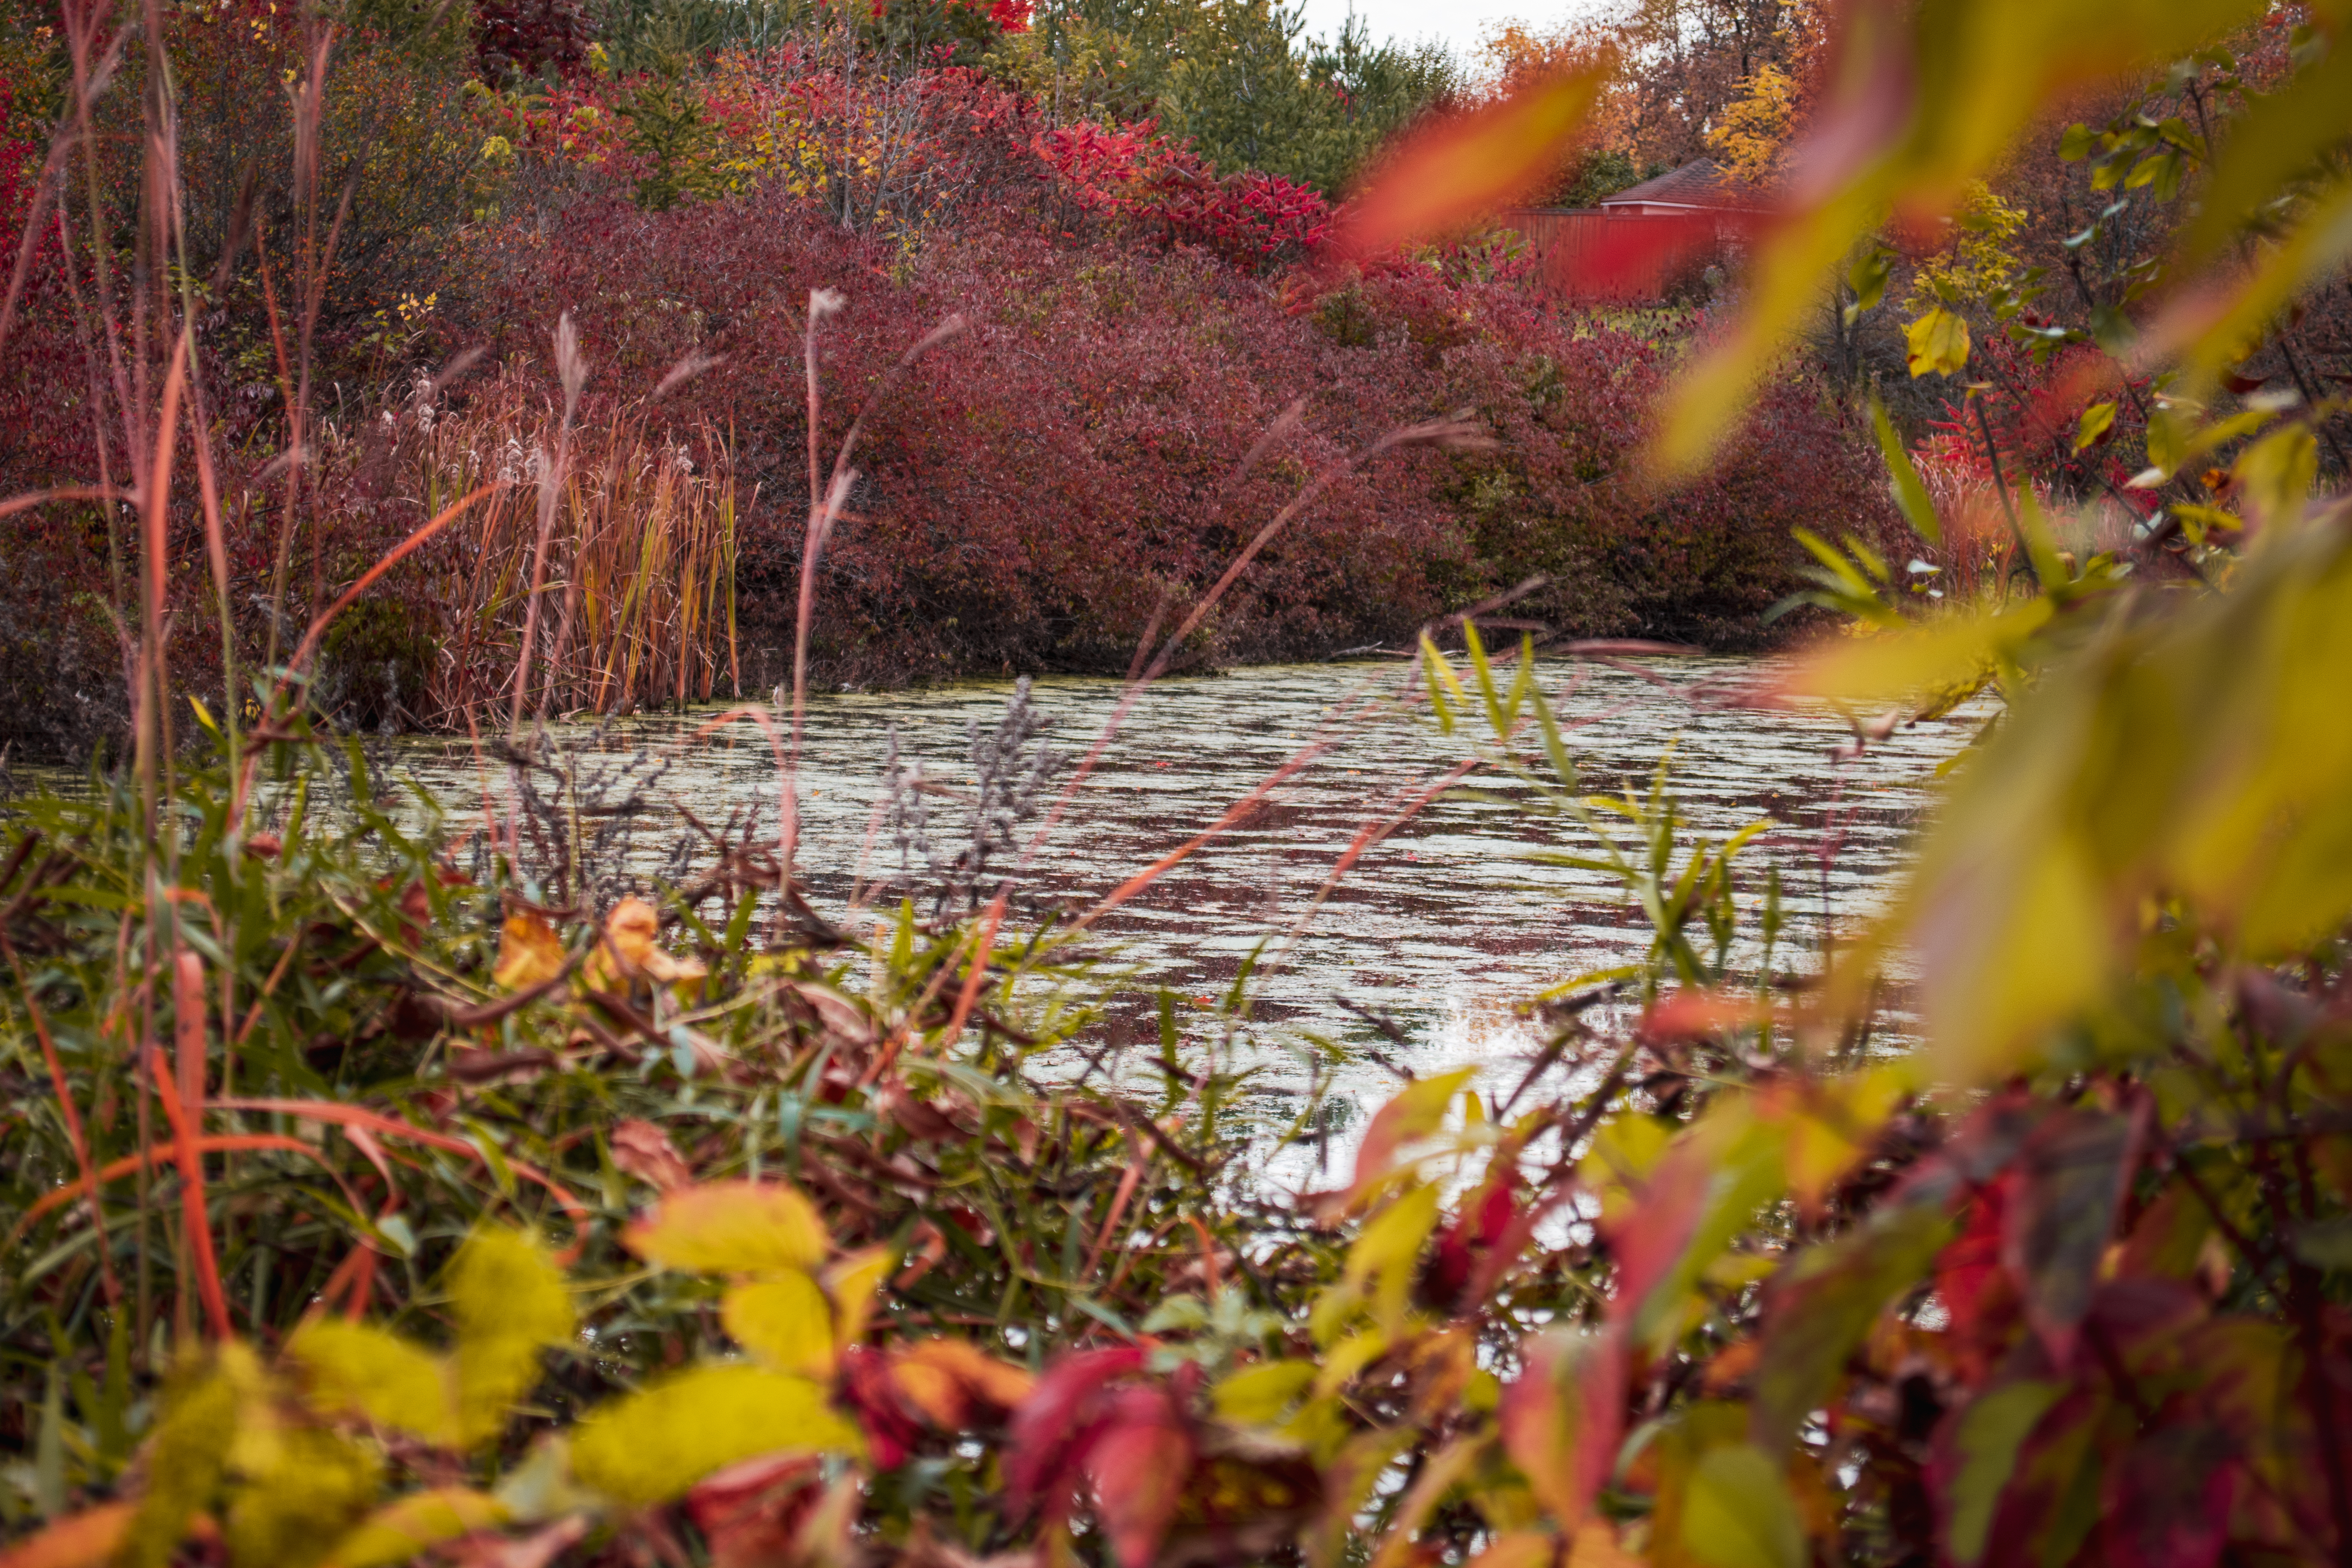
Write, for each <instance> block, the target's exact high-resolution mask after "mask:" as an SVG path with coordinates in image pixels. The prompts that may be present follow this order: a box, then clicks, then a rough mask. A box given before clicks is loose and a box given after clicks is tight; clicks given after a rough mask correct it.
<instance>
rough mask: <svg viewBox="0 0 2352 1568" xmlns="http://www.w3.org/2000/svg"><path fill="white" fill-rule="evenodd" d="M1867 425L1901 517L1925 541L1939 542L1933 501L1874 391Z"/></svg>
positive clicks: (1939, 528)
mask: <svg viewBox="0 0 2352 1568" xmlns="http://www.w3.org/2000/svg"><path fill="white" fill-rule="evenodd" d="M1870 429H1871V434H1872V435H1874V436H1875V437H1877V438H1878V455H1879V458H1880V459H1881V460H1882V461H1884V462H1885V465H1886V477H1887V479H1888V481H1889V482H1890V483H1891V484H1892V485H1893V486H1894V487H1895V507H1896V509H1897V510H1900V511H1901V512H1902V513H1903V521H1906V522H1907V523H1909V524H1910V525H1911V531H1913V532H1914V533H1916V534H1917V535H1918V536H1919V537H1920V538H1922V539H1924V540H1926V541H1927V542H1928V543H1930V544H1941V543H1942V542H1944V524H1943V520H1942V519H1941V518H1939V517H1937V515H1936V503H1935V501H1934V500H1933V499H1932V498H1930V497H1929V496H1928V494H1927V484H1926V483H1925V482H1924V481H1923V480H1922V479H1920V478H1919V469H1918V466H1917V465H1916V464H1915V463H1913V462H1912V461H1911V454H1910V452H1909V451H1908V450H1907V449H1906V447H1904V445H1903V438H1902V437H1900V436H1898V435H1896V434H1895V424H1894V422H1893V421H1892V420H1890V419H1888V418H1887V416H1886V405H1885V404H1884V403H1881V402H1880V401H1879V400H1878V394H1877V393H1876V392H1873V393H1872V394H1871V395H1870Z"/></svg>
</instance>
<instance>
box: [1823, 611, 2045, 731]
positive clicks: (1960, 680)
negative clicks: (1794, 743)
mask: <svg viewBox="0 0 2352 1568" xmlns="http://www.w3.org/2000/svg"><path fill="white" fill-rule="evenodd" d="M2054 613H2055V606H2053V605H2052V604H2051V602H2050V601H2049V600H2048V599H2046V598H2036V599H2032V600H2029V601H2027V602H2026V603H2025V604H2023V605H2019V606H2018V607H2017V608H2016V609H2013V610H2004V611H2001V612H2000V613H1998V614H1994V615H1958V616H1944V617H1940V618H1938V619H1937V620H1935V621H1932V622H1930V623H1928V624H1927V625H1926V626H1919V627H1916V628H1911V629H1906V630H1904V631H1900V632H1886V633H1878V634H1874V635H1873V636H1870V637H1858V638H1842V639H1840V640H1839V641H1838V642H1837V643H1835V644H1833V645H1832V646H1831V647H1830V648H1829V649H1828V650H1827V651H1826V652H1824V653H1822V654H1821V655H1820V656H1818V657H1816V658H1810V659H1807V660H1806V661H1805V662H1804V663H1803V664H1801V665H1800V666H1799V667H1798V668H1797V669H1796V670H1795V671H1794V672H1793V673H1792V674H1791V676H1790V680H1789V684H1788V687H1787V688H1786V689H1787V690H1788V691H1789V693H1790V695H1791V696H1800V697H1826V698H1830V699H1832V700H1835V701H1839V702H1848V703H1853V704H1856V705H1858V706H1866V707H1877V706H1883V705H1885V704H1890V703H1897V702H1911V703H1919V704H1922V705H1926V706H1934V705H1936V704H1937V703H1938V702H1939V701H1940V700H1943V699H1945V698H1948V696H1950V695H1951V694H1952V693H1953V692H1954V691H1955V690H1956V689H1959V690H1974V689H1976V688H1977V687H1979V686H1981V685H1983V684H1984V682H1985V681H1986V680H1987V679H1989V678H1990V676H1991V675H1992V674H1993V672H1994V669H1995V668H1996V666H1997V664H1998V661H1999V660H2000V659H2001V658H2004V657H2006V656H2008V655H2010V654H2011V653H2012V652H2014V651H2015V650H2016V649H2017V648H2018V647H2019V646H2020V645H2021V644H2022V643H2024V642H2025V640H2026V639H2027V638H2029V637H2032V636H2033V635H2034V634H2035V633H2036V632H2039V631H2040V630H2041V629H2042V627H2043V626H2047V625H2048V624H2049V623H2050V618H2051V616H2053V614H2054Z"/></svg>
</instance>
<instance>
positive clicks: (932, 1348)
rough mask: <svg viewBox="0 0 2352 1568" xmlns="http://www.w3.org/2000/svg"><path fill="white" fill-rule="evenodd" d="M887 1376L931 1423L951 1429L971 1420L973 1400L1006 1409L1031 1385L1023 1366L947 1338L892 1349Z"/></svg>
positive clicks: (953, 1429) (1026, 1392) (976, 1402)
mask: <svg viewBox="0 0 2352 1568" xmlns="http://www.w3.org/2000/svg"><path fill="white" fill-rule="evenodd" d="M890 1378H891V1381H892V1382H893V1383H895V1384H898V1391H899V1392H900V1393H901V1394H905V1395H906V1396H907V1399H908V1402H909V1403H910V1404H912V1405H914V1406H915V1407H916V1408H917V1409H919V1410H920V1411H921V1412H922V1413H923V1414H924V1415H926V1416H928V1417H929V1419H930V1422H931V1424H932V1425H933V1426H938V1427H940V1428H942V1429H944V1430H947V1431H951V1432H952V1431H958V1430H961V1429H962V1428H963V1427H966V1426H970V1425H971V1418H972V1415H973V1406H974V1405H986V1406H993V1407H994V1408H996V1409H997V1410H1000V1411H1004V1410H1011V1409H1012V1408H1013V1407H1014V1406H1015V1405H1019V1404H1020V1403H1021V1402H1022V1401H1023V1400H1024V1399H1026V1398H1028V1397H1029V1392H1030V1390H1031V1389H1032V1388H1034V1386H1035V1385H1036V1379H1034V1377H1032V1376H1030V1374H1029V1373H1028V1372H1027V1371H1026V1370H1025V1369H1024V1368H1022V1367H1017V1366H1013V1365H1012V1364H1010V1363H1006V1362H1001V1361H998V1360H997V1359H996V1358H995V1357H993V1356H992V1355H988V1354H986V1353H985V1352H982V1350H981V1349H980V1348H979V1347H978V1346H976V1345H973V1344H971V1343H969V1342H966V1341H963V1340H950V1339H928V1340H918V1341H916V1342H914V1343H913V1344H911V1345H907V1346H905V1347H903V1348H901V1349H899V1350H897V1351H894V1352H891V1356H890Z"/></svg>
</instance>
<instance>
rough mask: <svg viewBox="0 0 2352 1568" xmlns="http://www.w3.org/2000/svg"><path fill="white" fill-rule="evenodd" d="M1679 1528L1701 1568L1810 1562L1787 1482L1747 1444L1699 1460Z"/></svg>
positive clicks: (1770, 1567) (1791, 1567) (1793, 1567)
mask: <svg viewBox="0 0 2352 1568" xmlns="http://www.w3.org/2000/svg"><path fill="white" fill-rule="evenodd" d="M1682 1526H1683V1543H1684V1544H1685V1546H1687V1547H1688V1548H1689V1549H1690V1554H1691V1555H1692V1556H1693V1557H1695V1558H1696V1559H1697V1560H1698V1561H1699V1562H1701V1563H1706V1564H1707V1568H1806V1564H1807V1563H1809V1562H1810V1561H1811V1554H1810V1553H1809V1552H1808V1551H1807V1550H1806V1546H1805V1531H1804V1528H1803V1526H1802V1524H1801V1522H1800V1521H1799V1519H1798V1515H1797V1505H1796V1501H1795V1500H1794V1499H1793V1498H1792V1497H1790V1493H1789V1482H1788V1479H1787V1478H1786V1477H1785V1476H1783V1475H1782V1474H1781V1473H1780V1467H1779V1466H1777V1465H1775V1464H1774V1463H1773V1462H1772V1461H1771V1460H1770V1459H1769V1458H1766V1456H1765V1454H1764V1452H1763V1450H1762V1449H1760V1448H1758V1447H1754V1446H1753V1445H1750V1444H1746V1443H1740V1444H1734V1445H1730V1446H1727V1447H1719V1448H1713V1449H1710V1450H1708V1451H1707V1452H1706V1454H1704V1455H1702V1456H1701V1457H1700V1458H1699V1461H1698V1466H1697V1468H1696V1469H1695V1470H1693V1471H1692V1473H1691V1479H1690V1489H1689V1491H1688V1493H1687V1494H1686V1495H1685V1498H1684V1500H1683V1518H1682Z"/></svg>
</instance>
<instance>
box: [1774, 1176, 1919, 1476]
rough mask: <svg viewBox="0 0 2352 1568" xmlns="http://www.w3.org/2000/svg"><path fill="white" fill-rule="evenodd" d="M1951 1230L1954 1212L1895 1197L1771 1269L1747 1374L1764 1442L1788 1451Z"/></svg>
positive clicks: (1915, 1280) (1778, 1449)
mask: <svg viewBox="0 0 2352 1568" xmlns="http://www.w3.org/2000/svg"><path fill="white" fill-rule="evenodd" d="M1951 1234H1952V1227H1951V1222H1950V1221H1949V1220H1948V1219H1947V1218H1945V1217H1944V1216H1942V1215H1938V1214H1936V1213H1933V1212H1932V1211H1929V1210H1928V1209H1927V1208H1926V1206H1925V1205H1916V1204H1913V1205H1892V1206H1889V1207H1886V1208H1882V1209H1880V1210H1878V1211H1877V1212H1876V1213H1874V1215H1871V1217H1870V1219H1869V1220H1868V1221H1867V1222H1866V1223H1864V1225H1861V1226H1856V1227H1855V1228H1854V1229H1853V1230H1851V1231H1848V1232H1847V1233H1846V1234H1845V1235H1843V1236H1842V1237H1838V1238H1837V1239H1836V1240H1834V1241H1831V1242H1825V1243H1822V1244H1818V1245H1815V1246H1812V1247H1806V1248H1805V1249H1804V1250H1803V1251H1802V1252H1801V1253H1799V1254H1798V1255H1797V1257H1796V1258H1794V1259H1792V1260H1791V1261H1790V1263H1789V1264H1787V1265H1786V1266H1785V1267H1784V1268H1782V1269H1781V1270H1780V1273H1779V1274H1777V1275H1775V1276H1774V1277H1773V1279H1772V1280H1771V1282H1770V1283H1769V1284H1768V1285H1767V1286H1766V1287H1765V1295H1764V1327H1763V1338H1762V1342H1761V1344H1760V1345H1759V1353H1758V1356H1757V1362H1756V1372H1755V1374H1754V1386H1755V1394H1754V1415H1755V1426H1754V1429H1755V1435H1756V1441H1757V1443H1758V1444H1759V1446H1760V1447H1762V1448H1763V1449H1764V1450H1765V1451H1766V1452H1768V1453H1780V1452H1783V1451H1785V1449H1786V1447H1787V1446H1788V1444H1789V1443H1790V1440H1791V1439H1793V1438H1794V1437H1795V1436H1796V1433H1797V1429H1798V1427H1799V1426H1801V1424H1802V1423H1803V1422H1804V1420H1805V1419H1806V1418H1807V1417H1808V1416H1809V1415H1811V1414H1812V1413H1813V1412H1814V1411H1815V1410H1817V1409H1819V1408H1821V1407H1822V1405H1824V1404H1826V1403H1827V1402H1828V1399H1829V1396H1830V1394H1831V1392H1832V1389H1833V1388H1834V1387H1835V1386H1836V1384H1837V1380H1838V1378H1839V1377H1840V1376H1841V1375H1843V1373H1844V1371H1845V1368H1846V1363H1847V1361H1848V1360H1849V1358H1851V1357H1852V1355H1853V1352H1854V1349H1855V1347H1857V1346H1859V1345H1860V1344H1861V1343H1862V1342H1863V1340H1864V1337H1865V1336H1866V1335H1867V1334H1868V1333H1869V1332H1870V1329H1871V1325H1872V1324H1873V1323H1874V1322H1876V1321H1878V1317H1879V1314H1880V1313H1882V1312H1883V1311H1885V1310H1886V1308H1887V1306H1888V1304H1889V1303H1891V1302H1894V1301H1895V1300H1900V1299H1901V1298H1902V1297H1903V1296H1904V1295H1905V1294H1906V1293H1907V1292H1908V1291H1910V1290H1911V1289H1912V1288H1913V1287H1915V1286H1916V1285H1917V1284H1918V1283H1919V1282H1920V1280H1922V1279H1925V1278H1926V1277H1927V1273H1928V1271H1929V1269H1930V1268H1932V1267H1933V1266H1934V1264H1935V1261H1936V1255H1937V1253H1939V1252H1941V1251H1942V1250H1943V1248H1944V1244H1945V1243H1946V1242H1948V1241H1949V1240H1950V1239H1951Z"/></svg>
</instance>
